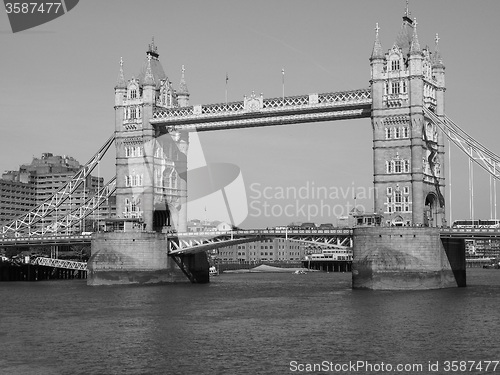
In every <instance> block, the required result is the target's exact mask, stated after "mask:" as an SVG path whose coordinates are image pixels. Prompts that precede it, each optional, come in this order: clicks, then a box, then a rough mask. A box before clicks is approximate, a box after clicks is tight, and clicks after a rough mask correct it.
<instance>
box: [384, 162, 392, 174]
mask: <svg viewBox="0 0 500 375" xmlns="http://www.w3.org/2000/svg"><path fill="white" fill-rule="evenodd" d="M385 169H386V171H387V173H392V162H391V161H386V162H385Z"/></svg>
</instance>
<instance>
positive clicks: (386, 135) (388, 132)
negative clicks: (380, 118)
mask: <svg viewBox="0 0 500 375" xmlns="http://www.w3.org/2000/svg"><path fill="white" fill-rule="evenodd" d="M385 139H391V128H385Z"/></svg>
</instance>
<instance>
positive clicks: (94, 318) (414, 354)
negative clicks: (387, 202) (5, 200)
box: [0, 269, 500, 375]
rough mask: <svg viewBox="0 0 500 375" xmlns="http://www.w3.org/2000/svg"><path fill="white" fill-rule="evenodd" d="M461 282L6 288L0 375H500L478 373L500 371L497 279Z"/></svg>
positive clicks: (61, 283)
mask: <svg viewBox="0 0 500 375" xmlns="http://www.w3.org/2000/svg"><path fill="white" fill-rule="evenodd" d="M467 278H468V287H466V288H453V289H443V290H431V291H394V292H390V291H360V290H352V289H351V274H350V273H323V272H311V273H308V274H306V275H294V274H292V273H285V274H283V273H275V274H257V273H242V274H223V275H221V276H219V277H214V278H212V282H211V283H210V284H207V285H192V284H182V285H180V284H179V285H163V286H128V287H124V286H116V287H88V286H87V285H86V282H85V280H54V281H43V282H3V283H0V374H23V375H24V374H50V375H55V374H292V373H308V374H312V373H314V374H316V373H350V374H353V373H358V374H371V373H378V374H380V373H397V374H431V373H432V374H484V373H498V374H500V365H499V366H498V368H496V371H493V366H494V363H493V364H491V365H490V367H489V368H488V371H485V366H484V365H486V364H487V363H486V362H484V361H498V360H500V338H499V332H498V328H499V327H500V271H499V270H483V269H469V270H468V275H467ZM358 361H359V362H358ZM447 361H450V362H449V363H448V362H447ZM451 361H475V364H474V368H472V369H471V368H470V367H469V366H472V363H471V362H468V363H467V370H464V367H463V366H462V369H461V370H460V368H458V367H454V368H452V367H451V365H452V364H453V363H452V362H451ZM479 361H483V362H479ZM353 363H356V364H359V366H358V367H353ZM478 363H480V365H483V369H482V371H480V370H479V368H477V364H478ZM361 364H363V365H361ZM398 364H399V365H403V366H406V367H400V368H398V369H399V371H396V367H395V366H396V365H398ZM418 364H420V365H421V366H422V367H418V366H417V367H415V366H414V365H418ZM370 365H371V366H372V367H371V368H370V367H368V366H370ZM389 365H390V366H392V368H390V370H392V372H391V371H388V369H389ZM410 365H411V366H413V367H411V368H410V367H409V366H410ZM455 365H456V366H459V365H460V362H456V363H455ZM462 365H463V363H462ZM320 366H321V367H320ZM341 366H344V367H341ZM347 366H351V367H347ZM362 366H364V367H362ZM429 366H431V367H429ZM401 369H403V370H401ZM404 369H406V371H405V370H404ZM335 370H338V371H337V372H335ZM342 370H346V371H342ZM369 370H371V371H369ZM447 370H449V371H447ZM453 370H455V371H453Z"/></svg>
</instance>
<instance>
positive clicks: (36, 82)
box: [0, 0, 500, 227]
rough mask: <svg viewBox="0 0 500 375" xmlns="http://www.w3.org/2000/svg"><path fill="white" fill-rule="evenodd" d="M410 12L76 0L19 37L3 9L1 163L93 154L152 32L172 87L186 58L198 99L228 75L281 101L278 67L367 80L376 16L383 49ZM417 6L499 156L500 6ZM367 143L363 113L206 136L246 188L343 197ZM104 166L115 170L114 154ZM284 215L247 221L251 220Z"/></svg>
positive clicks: (303, 75)
mask: <svg viewBox="0 0 500 375" xmlns="http://www.w3.org/2000/svg"><path fill="white" fill-rule="evenodd" d="M404 8H405V1H403V0H379V1H373V0H372V1H356V0H349V1H347V0H345V1H339V0H324V1H318V0H314V1H295V0H286V1H285V0H280V1H276V0H273V1H269V0H254V1H250V2H248V1H234V0H231V1H229V0H228V1H220V0H213V1H168V2H166V1H160V0H158V1H124V0H119V1H118V0H106V1H96V0H84V1H83V0H82V1H80V3H79V4H78V5H77V6H76V7H75V8H74V9H73V10H72V11H71V12H69V13H68V14H67V15H65V16H63V17H60V18H58V19H56V20H54V21H52V22H50V23H47V24H44V25H41V26H39V27H38V28H37V29H33V31H31V32H20V33H17V34H12V33H11V32H10V28H9V26H8V19H7V15H6V14H5V13H0V43H1V46H2V58H1V62H0V64H1V69H0V71H1V84H0V98H1V101H0V103H1V104H0V123H1V124H2V125H1V127H2V133H1V138H0V146H1V149H0V155H1V156H2V157H1V158H0V171H2V172H3V171H5V170H10V169H17V168H18V166H19V164H21V163H27V162H30V161H31V158H32V156H33V155H34V156H39V155H40V154H41V153H42V152H52V153H54V154H67V155H71V156H74V157H75V158H77V159H78V160H79V161H80V162H82V163H83V162H85V161H87V160H88V159H89V158H90V157H91V156H92V155H93V154H94V152H95V151H97V149H98V148H99V147H100V146H101V145H102V143H104V141H105V140H106V139H107V138H108V136H109V135H110V134H111V133H112V132H113V127H114V110H113V105H114V96H113V95H114V92H113V87H114V86H115V83H116V78H117V75H118V67H119V60H120V57H122V56H123V59H124V70H125V75H126V78H127V79H130V78H131V77H132V76H133V75H134V76H137V74H138V73H139V71H140V67H141V66H142V63H143V61H144V57H145V51H146V48H147V45H148V43H149V42H150V41H151V37H152V36H154V37H155V42H156V44H157V46H158V52H159V53H160V60H161V62H162V65H163V68H164V70H165V72H166V73H167V75H168V77H169V78H170V80H171V81H172V82H173V83H174V85H175V86H176V87H178V84H179V80H180V70H181V65H182V64H184V65H185V67H186V80H187V85H188V88H189V91H190V94H191V98H190V99H191V104H207V103H215V102H223V101H224V100H225V99H224V98H225V77H226V72H227V74H228V76H229V82H228V97H229V100H230V101H231V100H234V101H236V100H242V98H243V95H249V94H251V92H252V91H253V90H255V92H256V93H259V94H260V93H263V94H264V96H265V97H278V96H281V92H282V75H281V69H282V68H285V91H286V95H300V94H308V93H314V92H316V93H318V92H332V91H340V90H349V89H357V88H365V87H368V85H369V82H368V81H369V79H370V71H369V61H368V58H369V56H370V53H371V49H372V46H373V40H374V27H375V23H376V22H378V23H379V26H380V28H381V29H380V39H381V42H382V47H383V49H384V50H386V49H389V48H390V47H391V46H392V44H393V43H394V40H395V37H396V35H397V32H398V30H399V28H400V26H401V22H402V19H401V17H402V15H403V11H404ZM410 10H411V13H412V16H414V17H416V18H417V21H418V36H419V40H420V43H421V45H423V46H425V45H429V46H431V47H432V48H434V36H435V34H436V33H439V36H440V50H441V53H442V56H443V60H444V64H445V66H446V82H447V92H446V113H447V114H448V116H450V117H451V118H452V119H453V120H454V121H455V122H457V123H458V124H459V125H460V126H461V127H463V128H464V129H465V130H466V131H468V132H470V134H471V135H472V136H474V137H475V138H477V139H478V140H480V141H481V142H483V143H484V144H485V145H486V146H488V147H489V148H491V149H492V150H493V151H495V152H497V153H499V151H498V149H499V146H498V136H499V130H498V127H499V125H498V124H499V121H498V119H497V117H496V110H495V108H496V105H495V103H497V102H498V101H499V99H500V94H499V92H498V87H500V78H499V75H498V61H499V58H500V56H499V54H500V52H499V50H498V48H497V46H498V36H499V35H500V26H499V22H498V20H497V18H498V15H499V14H500V2H499V1H497V0H482V1H465V0H441V1H429V0H419V1H415V0H414V1H410ZM34 31H39V32H34ZM371 137H372V136H371V125H370V121H369V119H364V120H351V121H339V122H330V123H316V124H303V125H291V126H282V127H273V128H258V129H246V130H231V131H225V132H213V133H205V134H202V135H201V142H202V145H203V148H204V151H205V155H206V158H207V160H208V161H224V162H231V163H234V164H237V165H238V166H239V167H240V168H241V170H242V175H243V178H244V180H245V183H246V185H247V188H249V187H250V185H251V184H260V185H259V186H260V188H263V187H264V186H268V187H271V188H273V189H274V188H277V187H288V186H295V187H297V188H299V187H301V186H304V185H306V184H307V183H309V184H312V183H314V184H315V186H318V187H320V186H323V187H329V188H331V187H336V188H338V189H341V188H343V189H344V191H345V189H347V188H349V187H353V186H354V187H359V188H364V189H368V188H370V187H371V186H372V179H373V177H372V148H371V147H372V144H371ZM458 153H459V151H458V150H453V151H452V156H453V164H452V172H453V176H452V183H453V196H452V207H453V217H454V218H455V219H456V218H466V217H468V215H469V204H468V182H467V162H466V159H465V157H463V156H461V155H459V154H458ZM474 172H475V175H476V182H475V200H476V207H475V211H476V214H475V216H476V218H478V217H481V218H487V217H489V216H490V210H489V200H488V197H489V190H488V185H489V179H488V177H486V175H485V173H483V172H482V171H481V172H480V170H479V168H478V167H476V168H475V171H474ZM100 173H101V174H103V175H105V176H107V177H110V176H111V175H112V174H113V161H112V158H111V159H110V160H108V162H107V165H105V166H103V167H101V169H100ZM446 173H447V172H446ZM253 186H254V187H255V186H257V185H253ZM499 188H500V187H499ZM249 194H250V193H249ZM254 195H255V194H254ZM348 200H349V199H347V201H348ZM351 200H352V199H351ZM286 203H289V202H283V201H279V202H277V203H276V204H286ZM316 203H318V202H316ZM330 203H332V202H330ZM345 203H346V199H339V200H338V201H336V202H333V203H332V204H339V205H342V206H345ZM357 203H358V204H362V205H363V206H364V207H365V208H366V209H368V210H369V209H371V208H372V204H371V198H369V199H368V198H367V199H366V200H363V199H362V198H359V197H358V202H357ZM499 206H500V204H499ZM215 215H216V214H215V213H214V216H215ZM209 218H211V219H216V218H217V217H209ZM296 220H297V221H306V220H305V218H300V217H297V218H296ZM290 221H295V220H294V219H292V218H287V217H282V218H275V217H249V218H248V219H247V221H246V222H245V223H244V224H245V226H247V227H255V226H271V225H278V224H287V223H288V222H290ZM313 221H316V222H334V220H333V219H332V218H329V217H318V218H315V219H313Z"/></svg>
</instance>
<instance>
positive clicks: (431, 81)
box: [370, 7, 445, 226]
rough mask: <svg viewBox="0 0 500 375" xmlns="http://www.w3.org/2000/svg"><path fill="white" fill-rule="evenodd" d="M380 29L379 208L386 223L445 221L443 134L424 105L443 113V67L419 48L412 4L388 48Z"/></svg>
mask: <svg viewBox="0 0 500 375" xmlns="http://www.w3.org/2000/svg"><path fill="white" fill-rule="evenodd" d="M378 32H379V28H378V24H377V27H376V35H375V43H374V47H373V51H372V55H371V57H370V65H371V89H372V100H373V104H372V128H373V161H374V185H375V189H376V191H377V194H376V196H375V202H374V207H375V211H376V213H380V214H382V215H383V216H384V221H385V224H388V225H395V226H403V225H424V226H441V225H443V224H444V223H445V222H444V218H445V200H444V186H445V179H444V140H443V135H442V134H440V132H439V131H438V129H437V127H436V125H434V124H433V123H432V122H431V121H430V120H428V119H427V118H426V117H425V116H424V112H423V108H424V106H425V107H427V108H429V109H430V110H432V111H434V112H435V113H436V114H438V115H443V114H444V90H445V87H444V67H442V66H441V65H442V64H441V65H440V64H438V63H435V62H434V61H435V60H436V52H434V53H431V52H430V51H429V49H428V48H427V47H426V48H423V49H422V48H421V46H420V43H419V40H418V35H417V22H416V19H413V20H412V19H411V18H410V12H409V10H408V7H407V8H406V11H405V13H404V16H403V24H402V26H401V30H400V32H399V34H398V36H397V38H396V41H395V43H394V45H393V46H392V48H391V49H390V50H389V51H388V52H386V53H383V52H382V47H381V43H380V40H379V34H378ZM437 59H438V60H440V57H438V58H437ZM440 61H442V60H440Z"/></svg>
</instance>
